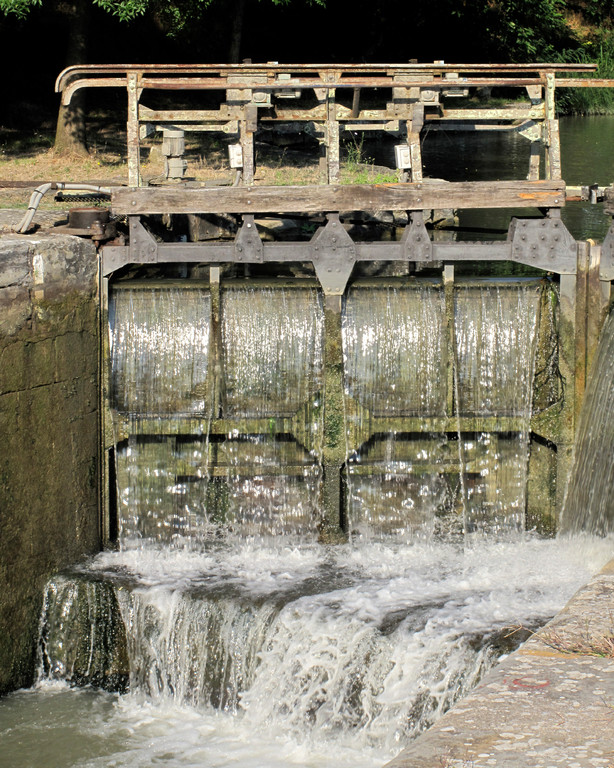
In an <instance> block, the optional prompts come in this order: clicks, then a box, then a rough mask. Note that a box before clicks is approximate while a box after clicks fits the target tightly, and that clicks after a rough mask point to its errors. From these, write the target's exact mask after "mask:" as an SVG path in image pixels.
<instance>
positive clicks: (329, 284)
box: [310, 213, 356, 296]
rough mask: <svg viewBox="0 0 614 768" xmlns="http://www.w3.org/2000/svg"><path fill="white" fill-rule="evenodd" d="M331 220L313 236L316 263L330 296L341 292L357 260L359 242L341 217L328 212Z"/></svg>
mask: <svg viewBox="0 0 614 768" xmlns="http://www.w3.org/2000/svg"><path fill="white" fill-rule="evenodd" d="M327 219H328V223H327V224H326V226H325V227H321V228H320V229H319V230H318V231H317V232H316V233H315V235H314V236H313V237H312V238H311V241H310V245H311V246H312V248H311V252H312V259H313V266H314V268H315V271H316V275H317V277H318V280H319V281H320V285H321V286H322V290H323V291H324V293H325V295H327V296H342V295H343V292H344V291H345V286H346V285H347V281H348V280H349V279H350V275H351V274H352V270H353V269H354V264H355V263H356V244H355V243H354V241H353V240H352V238H351V237H350V236H349V234H348V233H347V232H346V230H345V228H344V226H343V224H342V223H341V222H340V221H339V214H338V213H329V214H327Z"/></svg>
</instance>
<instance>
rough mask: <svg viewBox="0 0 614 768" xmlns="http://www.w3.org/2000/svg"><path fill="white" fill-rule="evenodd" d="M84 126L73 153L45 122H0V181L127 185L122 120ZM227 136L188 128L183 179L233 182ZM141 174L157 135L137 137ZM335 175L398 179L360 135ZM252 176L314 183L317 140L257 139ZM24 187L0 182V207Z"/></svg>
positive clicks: (151, 174)
mask: <svg viewBox="0 0 614 768" xmlns="http://www.w3.org/2000/svg"><path fill="white" fill-rule="evenodd" d="M87 126H88V142H89V153H88V154H87V155H84V156H82V155H75V156H74V157H66V156H64V155H59V154H57V153H56V152H55V150H54V149H53V138H54V126H53V125H52V124H51V123H50V122H48V123H46V124H45V125H43V126H42V127H40V128H37V129H35V130H32V129H31V130H28V131H18V130H16V129H14V128H7V127H2V126H0V182H33V185H34V184H38V183H40V184H42V183H45V182H49V181H65V182H79V181H81V182H89V183H92V182H93V183H100V184H105V183H106V184H127V182H128V168H127V150H126V133H125V125H124V124H123V123H120V122H118V121H114V120H112V119H110V118H109V116H108V114H107V113H105V112H92V113H91V114H88V120H87ZM233 141H236V137H228V138H227V137H223V138H220V137H219V136H216V135H212V134H210V133H202V134H198V133H188V134H187V135H186V159H187V161H188V176H189V178H191V179H195V180H197V181H202V182H212V183H217V184H231V183H232V182H233V180H234V172H233V171H232V170H231V169H230V167H229V165H228V149H227V145H228V144H229V143H231V142H233ZM141 174H142V176H143V178H144V179H146V180H149V179H162V178H163V177H164V157H163V156H162V153H161V136H159V135H158V136H155V137H153V138H151V139H148V140H145V141H143V142H142V143H141ZM340 180H341V183H342V184H385V183H393V182H396V181H398V177H397V174H396V172H395V171H394V170H392V169H391V170H390V171H389V172H387V171H386V169H382V168H381V167H380V166H376V165H375V164H374V161H373V159H372V158H369V157H367V156H366V154H365V152H364V148H363V139H362V138H361V139H360V141H359V142H358V141H356V140H355V141H354V142H350V143H349V144H346V145H345V146H344V147H342V162H341V179H340ZM256 183H258V184H263V185H272V186H288V185H299V186H300V185H306V184H318V183H320V170H319V152H318V151H317V145H314V146H313V147H311V146H307V147H306V148H305V150H304V151H301V150H295V149H294V150H293V149H288V148H287V147H277V146H275V145H274V144H272V143H270V144H264V143H259V142H257V144H256ZM30 193H31V189H30V188H28V189H24V188H21V189H15V188H7V187H5V188H2V187H1V186H0V208H25V207H27V205H28V201H29V198H30ZM40 207H41V209H47V210H54V209H58V207H59V210H64V208H65V207H66V204H65V203H59V204H58V203H55V202H54V200H53V197H52V195H51V194H49V195H47V196H46V197H45V198H44V199H43V201H42V202H41V205H40Z"/></svg>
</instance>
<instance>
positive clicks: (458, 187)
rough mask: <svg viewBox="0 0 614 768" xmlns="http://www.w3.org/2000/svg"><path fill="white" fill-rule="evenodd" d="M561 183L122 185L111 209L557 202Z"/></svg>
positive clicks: (311, 209) (276, 209)
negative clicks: (238, 185)
mask: <svg viewBox="0 0 614 768" xmlns="http://www.w3.org/2000/svg"><path fill="white" fill-rule="evenodd" d="M564 204H565V183H564V182H563V181H560V180H548V181H475V182H446V181H430V180H425V181H422V182H417V183H410V184H377V185H370V184H364V185H321V186H304V187H282V186H280V187H264V186H263V187H218V188H201V189H186V188H185V187H178V186H168V187H150V188H146V187H141V188H133V187H132V188H131V187H123V188H118V189H116V190H115V191H114V192H113V194H112V197H111V207H112V210H113V213H116V214H139V215H141V214H154V213H282V212H283V213H299V212H300V213H318V212H322V211H345V210H363V211H377V210H414V211H418V210H431V209H432V208H558V207H560V206H563V205H564Z"/></svg>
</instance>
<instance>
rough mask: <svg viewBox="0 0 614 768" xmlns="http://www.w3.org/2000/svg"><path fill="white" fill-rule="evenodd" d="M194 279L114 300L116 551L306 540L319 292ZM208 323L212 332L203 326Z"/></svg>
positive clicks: (316, 416)
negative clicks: (219, 541) (220, 539)
mask: <svg viewBox="0 0 614 768" xmlns="http://www.w3.org/2000/svg"><path fill="white" fill-rule="evenodd" d="M220 314H221V319H220V318H217V319H216V318H214V314H213V302H212V297H211V292H210V290H209V288H208V286H207V287H204V286H202V285H200V284H199V283H198V282H195V283H193V282H183V283H177V282H174V283H173V282H168V281H159V282H152V283H145V284H143V283H136V284H134V283H132V282H129V283H126V284H125V285H123V284H120V285H118V286H117V288H115V289H114V291H113V293H112V295H111V301H110V306H109V325H110V332H111V342H110V347H111V355H110V357H111V382H112V383H111V396H110V399H111V406H112V408H113V412H114V425H115V432H116V441H117V449H116V454H115V456H116V476H117V485H118V502H119V503H118V507H119V531H120V543H121V545H122V547H124V548H125V547H131V546H132V547H138V546H142V545H143V544H144V543H147V542H155V543H158V544H166V545H169V544H173V545H180V546H193V545H194V544H197V543H199V542H201V543H202V542H205V541H207V540H208V539H210V538H212V537H215V536H217V535H218V533H219V531H220V530H223V531H224V532H225V533H226V534H228V533H230V532H235V533H237V534H238V535H241V536H246V535H257V536H262V535H280V534H284V535H290V534H294V535H295V536H299V537H301V536H302V537H305V536H307V537H311V538H313V537H314V536H315V535H316V534H317V527H318V524H319V520H320V514H319V500H320V493H321V491H320V485H321V474H322V472H321V451H322V435H323V423H322V416H323V411H322V403H321V401H322V386H323V384H322V367H323V330H324V319H323V309H322V302H321V297H320V295H319V292H318V291H317V290H316V289H314V288H313V287H302V286H301V285H300V284H299V282H297V284H296V285H294V286H292V287H291V288H289V289H284V288H283V287H282V288H278V289H276V290H273V289H272V288H270V287H268V286H259V285H258V284H257V283H255V284H253V285H249V286H246V285H245V284H244V283H243V284H239V285H233V286H230V287H228V288H227V289H226V290H224V292H223V293H222V296H221V310H220ZM214 323H218V324H219V325H220V333H219V334H218V335H214V334H213V333H212V332H211V331H212V328H213V326H214Z"/></svg>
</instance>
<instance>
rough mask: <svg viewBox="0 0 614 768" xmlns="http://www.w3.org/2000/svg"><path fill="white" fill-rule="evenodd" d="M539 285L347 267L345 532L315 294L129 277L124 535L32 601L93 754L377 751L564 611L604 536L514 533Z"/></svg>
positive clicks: (183, 757)
mask: <svg viewBox="0 0 614 768" xmlns="http://www.w3.org/2000/svg"><path fill="white" fill-rule="evenodd" d="M544 290H549V288H544V286H542V285H541V283H537V282H535V281H533V280H515V281H497V282H496V284H493V283H488V282H486V281H479V282H478V281H473V282H462V281H458V282H457V283H455V284H453V285H452V284H449V285H447V284H446V285H444V284H443V283H442V282H441V281H437V280H416V279H414V280H405V281H403V280H399V281H397V282H396V283H391V284H390V285H387V286H386V287H378V286H376V285H370V286H369V287H368V288H367V287H366V286H361V285H360V284H358V283H357V284H356V285H354V286H352V288H351V289H350V290H349V292H348V294H347V296H346V299H345V302H344V306H343V314H342V317H341V339H340V340H341V342H342V350H343V371H342V377H343V378H342V386H343V399H344V411H343V413H344V419H345V423H344V427H345V438H346V446H347V453H346V464H345V470H344V471H345V481H346V485H347V491H348V492H347V514H348V529H349V533H350V541H349V542H348V543H346V544H338V545H336V546H327V545H323V544H320V543H318V542H317V541H316V539H317V535H318V526H319V523H320V521H321V498H322V463H323V456H324V453H325V451H324V440H325V436H324V434H323V425H324V418H323V410H324V407H325V403H326V392H325V382H328V381H330V378H331V377H330V376H329V371H328V370H327V369H326V365H327V363H326V360H325V353H324V350H325V343H324V309H323V304H322V297H321V295H320V292H319V291H318V290H317V289H316V288H315V287H314V286H313V285H311V284H302V283H301V282H300V281H299V282H297V283H296V285H293V286H292V287H288V286H280V287H279V288H276V289H275V290H273V289H272V288H271V287H270V286H269V285H266V284H259V283H258V282H257V281H254V282H253V284H252V283H250V284H246V283H245V282H238V281H237V282H236V283H229V284H228V285H227V286H222V288H221V289H220V288H219V287H217V288H216V287H215V286H214V285H212V286H208V285H201V284H198V283H193V284H186V283H185V282H184V283H178V282H176V283H169V282H161V283H158V284H156V285H146V284H138V283H131V282H127V283H126V284H125V285H118V286H117V287H116V288H115V289H114V290H113V293H112V296H111V302H110V307H109V318H110V329H111V335H110V344H111V356H110V359H111V385H110V387H109V400H110V405H111V407H112V410H113V429H114V431H115V444H116V447H115V460H116V481H117V491H118V507H119V524H120V536H119V548H118V551H114V552H111V551H109V552H105V553H101V554H100V555H98V556H97V557H96V558H95V559H94V560H92V561H91V562H88V563H86V564H84V565H83V566H81V567H79V568H77V569H75V570H74V571H72V572H70V573H67V574H62V575H58V576H56V577H55V578H53V579H51V580H50V581H49V583H48V584H47V586H46V589H45V594H44V605H43V610H42V614H41V622H40V639H39V650H40V659H39V683H38V688H37V689H36V696H40V697H42V700H44V697H45V696H49V697H51V701H52V704H51V705H50V711H52V712H53V713H54V717H53V718H52V717H46V718H45V721H46V722H47V721H48V722H49V723H50V722H55V718H56V717H57V716H58V715H57V713H59V712H64V711H69V712H70V713H71V714H70V717H71V719H72V720H74V721H75V722H76V724H77V725H76V726H75V728H77V729H78V731H79V736H78V738H76V739H75V747H74V750H75V756H74V760H73V762H74V763H75V764H79V765H80V766H83V768H99V767H100V765H106V764H111V763H112V764H114V765H117V766H122V767H124V766H125V768H128V766H130V768H133V766H135V765H136V766H147V765H152V764H156V763H161V764H165V765H169V766H171V767H172V768H197V767H198V768H202V766H208V767H211V766H233V765H241V766H243V768H245V767H246V766H247V768H252V766H253V768H257V767H258V766H261V765H268V766H272V768H284V766H287V765H290V764H301V765H311V766H318V767H319V766H322V767H323V766H325V765H329V764H330V762H331V755H334V760H335V763H336V764H337V765H340V766H348V768H349V766H352V767H353V768H373V766H375V765H381V764H382V763H383V762H384V761H385V760H387V759H389V758H390V757H392V756H393V755H394V754H395V753H397V752H398V751H399V749H400V748H401V747H402V746H403V745H404V744H406V743H407V742H408V741H409V740H411V739H413V738H415V737H416V736H418V735H419V734H420V733H421V732H422V731H423V730H424V729H426V728H428V727H429V726H430V725H431V724H432V723H433V722H434V721H435V720H436V719H437V718H438V717H440V716H441V715H442V714H443V713H444V712H445V711H446V710H447V709H448V708H449V707H450V706H451V705H452V704H453V703H454V702H455V701H456V700H457V699H458V698H459V697H461V696H462V695H463V694H464V693H465V692H467V691H468V690H470V689H471V688H472V687H473V686H475V684H476V683H477V682H478V681H479V679H480V678H481V677H482V675H483V674H484V672H485V671H486V670H487V669H489V668H490V666H492V664H494V663H495V661H496V660H497V658H499V657H500V655H501V654H503V653H507V652H509V651H510V650H512V649H513V648H514V647H515V644H516V643H518V642H520V641H521V640H522V635H521V634H517V633H514V634H513V635H512V636H511V637H510V632H509V627H510V625H517V624H519V623H520V624H522V625H524V626H525V627H533V626H537V625H539V624H541V623H543V621H544V620H546V619H547V618H549V617H550V616H551V615H553V613H554V612H555V611H556V610H558V609H559V608H560V607H561V605H562V604H563V603H564V602H565V600H566V599H567V598H568V597H569V596H570V595H571V594H572V593H573V591H574V590H575V589H576V588H577V587H578V586H580V585H581V584H582V583H584V582H585V580H586V578H587V577H588V575H589V574H590V573H591V572H593V571H594V570H595V569H596V568H597V567H599V565H601V564H602V563H603V562H604V561H605V559H606V558H607V557H608V555H609V554H610V552H609V544H608V543H607V542H604V541H601V542H600V541H597V542H591V543H587V544H586V546H585V549H583V550H582V551H578V549H577V547H576V544H575V543H572V542H571V541H565V540H557V541H554V540H549V541H548V540H540V539H538V538H537V537H534V536H531V535H530V534H525V533H523V532H522V530H521V529H522V527H523V519H524V506H525V501H526V499H525V494H526V490H525V487H526V476H527V460H528V439H529V429H530V418H531V403H532V391H533V383H534V357H535V348H536V343H537V342H536V339H537V328H538V325H539V320H540V299H541V297H542V295H543V294H542V292H543V291H544ZM327 322H328V318H327ZM330 325H331V327H332V326H333V325H334V324H333V323H331V324H330ZM336 327H337V328H339V326H336ZM599 354H600V355H603V360H604V362H603V363H602V362H598V365H602V364H603V365H606V364H607V363H608V362H609V360H610V359H611V357H612V355H611V353H610V351H606V352H603V353H602V352H600V353H599ZM600 359H601V358H600ZM335 365H336V363H335ZM606 377H607V374H606ZM337 380H339V379H337ZM589 389H590V388H589ZM339 391H340V389H339ZM599 398H600V396H596V399H597V400H599ZM600 402H601V401H600ZM601 451H602V452H603V453H604V454H605V453H606V452H607V448H606V447H602V448H601ZM327 469H328V468H327ZM570 498H571V496H570ZM450 533H452V534H453V535H446V534H450ZM463 533H464V534H471V533H488V534H491V535H488V536H477V537H476V536H471V537H468V536H463V535H462V534H463ZM510 533H512V534H514V535H509V534H510ZM492 534H495V535H492ZM501 534H504V535H503V536H501ZM469 538H470V541H471V546H468V545H467V541H468V539H469ZM67 686H71V688H70V689H69V688H67ZM106 692H108V693H106ZM85 696H88V697H90V698H87V699H86V698H84V697H85ZM34 701H35V702H37V706H38V703H39V702H40V701H41V698H35V699H34ZM75 702H76V703H75ZM0 704H1V702H0ZM24 707H25V708H26V709H27V702H25V703H24ZM64 708H66V709H64ZM42 711H44V709H43V710H42ZM37 717H38V715H35V714H32V715H28V719H31V720H32V722H34V723H37V722H38V720H37ZM60 722H64V721H62V720H61V718H60ZM37 727H38V726H37ZM45 727H51V726H49V725H46V726H45ZM9 735H10V734H9ZM60 745H62V742H61V740H60ZM81 745H82V746H81ZM79 750H81V752H79ZM60 752H61V753H62V760H64V752H63V751H62V748H60ZM71 759H72V758H71Z"/></svg>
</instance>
